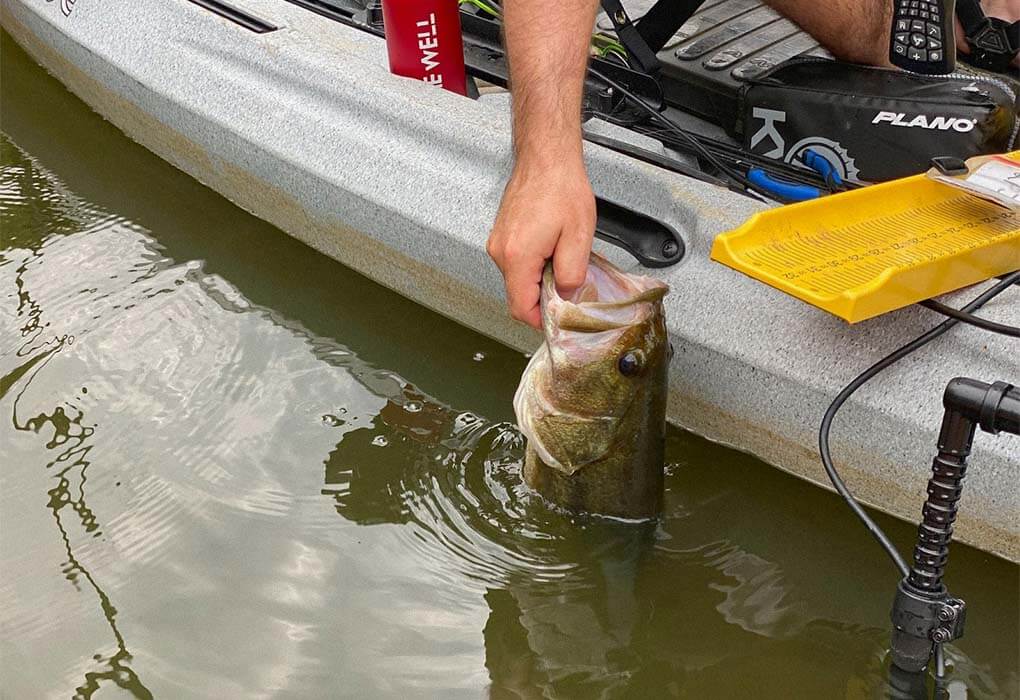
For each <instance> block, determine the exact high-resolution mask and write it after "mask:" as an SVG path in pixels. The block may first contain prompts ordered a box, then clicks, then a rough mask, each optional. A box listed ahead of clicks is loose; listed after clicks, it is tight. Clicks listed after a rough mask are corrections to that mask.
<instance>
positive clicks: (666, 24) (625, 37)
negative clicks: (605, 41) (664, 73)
mask: <svg viewBox="0 0 1020 700" xmlns="http://www.w3.org/2000/svg"><path fill="white" fill-rule="evenodd" d="M703 2H704V0H658V2H656V3H655V4H654V5H652V7H651V9H649V10H648V12H646V13H645V14H644V16H642V17H640V18H639V19H638V20H637V22H636V23H635V22H632V21H631V19H630V16H629V15H628V14H627V11H626V10H625V9H624V8H623V4H622V3H621V2H620V0H602V9H603V10H605V11H606V14H607V15H609V19H610V21H611V22H612V23H613V27H614V28H615V29H616V35H617V36H618V37H619V38H620V43H621V44H623V46H624V48H625V49H627V55H628V57H630V59H631V61H632V62H633V65H634V66H635V67H636V68H639V69H640V70H642V71H644V72H645V73H653V74H654V73H657V72H658V71H659V59H657V58H656V57H655V54H656V53H658V52H659V51H661V50H662V47H663V46H665V45H666V42H667V41H669V40H670V39H671V38H672V36H673V35H674V34H676V31H677V30H678V29H680V27H682V26H683V24H684V22H686V21H687V20H689V19H690V18H691V16H692V15H693V14H694V13H695V12H697V11H698V8H699V7H701V5H702V3H703Z"/></svg>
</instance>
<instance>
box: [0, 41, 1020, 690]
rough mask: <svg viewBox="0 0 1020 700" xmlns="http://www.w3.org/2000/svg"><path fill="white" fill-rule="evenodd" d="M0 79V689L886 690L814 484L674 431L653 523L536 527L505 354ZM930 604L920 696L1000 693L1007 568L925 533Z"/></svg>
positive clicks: (12, 54)
mask: <svg viewBox="0 0 1020 700" xmlns="http://www.w3.org/2000/svg"><path fill="white" fill-rule="evenodd" d="M2 59H3V63H2V66H3V76H2V89H3V96H2V99H3V115H2V116H3V122H2V126H3V136H2V140H0V149H2V160H0V225H2V227H3V228H2V235H3V241H2V246H0V290H2V292H0V294H2V301H0V330H2V333H0V375H2V376H3V383H2V387H0V417H2V418H3V422H2V427H0V445H2V450H3V453H2V454H3V460H2V467H0V659H2V667H0V678H2V689H0V695H2V696H3V697H5V698H6V697H9V698H18V699H20V698H43V697H45V698H49V697H53V698H62V697H63V698H66V697H76V698H89V697H93V696H95V697H113V696H116V695H118V694H119V695H121V696H125V697H131V696H134V697H138V698H145V697H153V696H154V697H160V698H262V697H277V698H327V697H330V698H332V697H350V698H479V697H493V698H664V697H685V698H737V697H740V698H745V697H746V698H871V697H883V696H885V695H886V694H887V693H888V692H889V691H890V686H889V684H888V682H887V673H886V667H885V661H884V644H885V643H886V639H887V615H888V608H889V604H890V601H891V596H892V592H893V588H894V585H895V572H894V571H893V570H892V568H891V567H890V566H889V565H888V563H887V561H886V560H885V558H884V556H883V555H882V553H881V552H880V551H879V550H878V549H877V547H876V546H874V545H873V544H872V542H871V541H870V540H869V539H868V537H867V536H866V534H865V533H864V532H863V530H862V529H861V528H860V527H859V526H858V525H857V524H856V522H855V521H854V520H853V519H852V517H851V516H850V515H849V514H848V512H847V511H846V509H845V508H844V507H843V506H842V505H841V504H840V502H839V501H838V499H837V498H835V497H834V496H833V495H831V494H828V493H826V492H823V491H821V490H820V489H817V488H815V487H813V486H809V485H807V484H805V483H803V482H800V481H798V480H795V479H793V478H791V477H788V476H785V475H783V474H781V473H779V472H777V471H776V470H774V469H771V468H769V467H767V466H765V465H763V464H761V463H760V462H758V461H757V460H755V459H753V458H751V457H748V456H746V455H741V454H738V453H735V452H732V451H729V450H726V449H723V448H720V447H718V446H715V445H711V444H708V443H706V442H704V441H702V440H700V439H698V438H695V437H693V436H691V435H688V434H685V433H682V432H679V431H671V432H670V434H669V439H668V447H667V456H668V477H667V493H666V499H665V500H666V507H665V515H664V517H663V519H662V520H661V522H659V523H658V524H657V525H653V526H627V525H621V524H618V523H611V522H605V521H598V520H592V519H584V518H575V519H571V518H568V517H565V516H563V515H561V514H558V513H556V512H555V511H553V510H551V509H550V508H548V507H547V506H546V505H544V504H543V503H542V502H541V500H540V499H537V498H536V497H534V496H533V495H531V494H529V493H528V491H527V489H525V488H524V487H523V486H522V485H521V481H520V469H521V460H522V457H523V444H522V440H521V436H520V434H519V433H518V431H517V430H516V429H515V427H514V426H513V423H512V414H511V406H510V400H511V396H512V393H513V389H514V387H515V385H516V382H517V379H518V377H519V375H520V372H521V370H522V369H523V367H524V364H525V361H526V360H525V358H524V357H523V356H522V355H520V354H519V353H516V352H513V351H511V350H508V349H506V348H504V347H502V346H500V345H498V344H496V343H494V342H492V341H490V340H488V339H485V338H483V337H480V336H478V335H476V334H474V333H471V332H469V331H467V330H465V329H463V328H461V327H459V326H457V325H455V324H453V323H451V322H449V321H447V320H445V319H443V318H441V317H439V316H437V315H435V314H433V313H431V312H429V311H427V310H425V309H423V308H421V307H418V306H416V305H415V304H413V303H411V302H408V301H407V300H404V299H402V298H401V297H399V296H396V295H394V294H393V293H391V292H389V291H387V290H385V289H382V288H380V287H379V286H377V285H375V284H372V283H371V282H369V281H368V280H366V279H364V278H362V277H360V276H359V275H357V274H355V273H353V272H351V271H349V270H347V269H345V268H344V267H342V266H341V265H339V264H337V263H335V262H333V261H331V260H329V259H327V258H325V257H323V256H320V255H318V254H316V253H314V252H313V251H311V250H310V249H308V248H306V247H304V246H303V245H301V244H299V243H297V242H295V241H293V240H291V239H290V238H288V237H287V236H286V235H284V234H283V233H281V232H280V231H277V230H275V229H273V228H272V227H270V226H268V225H266V224H264V223H262V222H260V221H258V220H256V219H254V218H252V217H251V216H249V215H247V214H245V213H244V212H242V211H240V210H238V209H237V208H235V207H234V206H232V205H231V204H230V203H228V202H226V201H225V200H223V199H222V198H220V197H219V196H218V195H216V194H215V193H213V192H211V191H209V190H207V189H205V188H203V187H202V186H201V185H199V184H197V183H196V182H194V181H192V180H191V179H189V178H188V177H186V176H184V175H182V174H180V173H179V172H177V171H175V170H174V169H173V168H171V167H170V166H168V165H166V164H164V163H163V162H161V161H159V160H158V159H156V158H155V157H153V156H152V155H150V154H149V153H147V152H146V151H145V150H144V149H142V148H140V147H138V146H136V145H134V144H132V143H131V142H130V141H128V140H127V139H126V138H125V137H124V136H123V135H122V134H120V132H118V131H117V130H116V129H114V128H113V127H112V126H110V125H109V124H107V123H105V122H104V121H103V120H102V119H100V118H99V117H97V116H96V115H94V114H92V113H91V112H89V111H88V110H87V108H85V107H84V106H83V105H82V104H81V103H80V102H78V101H77V100H76V98H74V97H73V96H71V95H70V94H69V93H67V92H66V91H65V90H64V89H63V88H62V87H61V86H60V85H59V84H57V83H56V82H55V81H53V80H52V79H50V78H48V77H47V76H46V75H45V74H44V73H43V72H42V71H41V70H40V69H39V68H38V67H36V66H34V65H33V64H32V63H31V62H30V61H29V59H28V58H27V57H26V56H25V55H24V54H23V53H21V52H20V50H18V49H17V48H16V47H15V46H14V45H13V42H11V41H10V40H9V38H8V37H7V36H6V35H5V36H4V41H3V56H2ZM837 430H838V427H837ZM966 506H967V504H966V498H965V499H964V504H963V507H966ZM879 520H880V522H881V523H882V524H883V525H884V526H886V527H888V529H889V531H890V534H891V535H892V536H893V538H894V539H895V540H896V541H897V542H898V543H899V544H900V545H901V546H903V547H906V546H907V545H908V543H909V542H910V539H911V534H912V528H911V527H910V526H908V525H906V524H903V523H899V522H894V521H892V520H890V519H889V518H885V517H880V518H879ZM948 582H949V584H950V587H951V588H952V590H953V591H954V593H955V594H957V595H959V596H961V597H964V598H965V599H966V600H967V602H968V604H969V608H970V614H969V617H968V625H967V636H966V638H965V639H963V640H962V641H960V642H959V643H958V644H956V645H954V646H952V647H951V648H950V649H949V659H950V662H951V664H952V666H953V674H952V677H951V681H950V686H949V692H950V696H951V697H953V698H963V697H972V698H1003V697H1005V698H1016V697H1018V691H1017V683H1018V655H1020V642H1018V632H1017V620H1018V616H1020V602H1018V597H1020V584H1018V569H1017V567H1016V566H1013V565H1010V564H1007V563H1005V562H1002V561H1000V560H997V559H995V558H993V557H990V556H988V555H985V554H983V553H981V552H978V551H975V550H973V549H970V548H967V547H965V546H962V545H955V546H954V548H953V553H952V558H951V563H950V571H949V576H948Z"/></svg>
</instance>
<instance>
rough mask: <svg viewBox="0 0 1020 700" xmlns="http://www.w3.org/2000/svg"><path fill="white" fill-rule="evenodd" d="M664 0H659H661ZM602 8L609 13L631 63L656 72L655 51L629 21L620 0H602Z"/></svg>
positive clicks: (639, 68)
mask: <svg viewBox="0 0 1020 700" xmlns="http://www.w3.org/2000/svg"><path fill="white" fill-rule="evenodd" d="M663 1H664V0H659V2H663ZM602 9H603V10H605V11H606V14H607V15H609V19H610V21H611V22H612V23H613V28H614V29H616V36H617V37H619V39H620V43H621V44H623V47H624V48H625V49H627V57H628V58H629V59H630V61H631V63H632V65H633V66H634V67H635V68H637V69H638V70H641V71H644V72H645V73H657V72H658V71H659V59H657V58H656V57H655V52H654V51H652V49H651V48H650V47H649V46H648V42H646V41H645V39H644V37H643V36H641V33H640V32H639V31H638V29H637V27H636V26H634V23H633V22H631V21H630V15H628V14H627V11H626V10H625V9H623V4H622V3H621V2H620V0H602Z"/></svg>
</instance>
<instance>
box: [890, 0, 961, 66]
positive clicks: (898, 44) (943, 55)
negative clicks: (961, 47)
mask: <svg viewBox="0 0 1020 700" xmlns="http://www.w3.org/2000/svg"><path fill="white" fill-rule="evenodd" d="M955 11H956V0H893V26H892V35H891V36H890V37H889V60H890V61H891V62H892V64H893V65H894V66H896V67H897V68H902V69H903V70H908V71H910V72H912V73H924V74H926V75H941V74H945V73H952V72H953V68H955V67H956V35H955V34H954V33H953V17H954V16H955Z"/></svg>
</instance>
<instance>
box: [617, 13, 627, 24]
mask: <svg viewBox="0 0 1020 700" xmlns="http://www.w3.org/2000/svg"><path fill="white" fill-rule="evenodd" d="M616 23H617V24H626V23H627V13H626V12H624V11H623V10H617V11H616Z"/></svg>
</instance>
